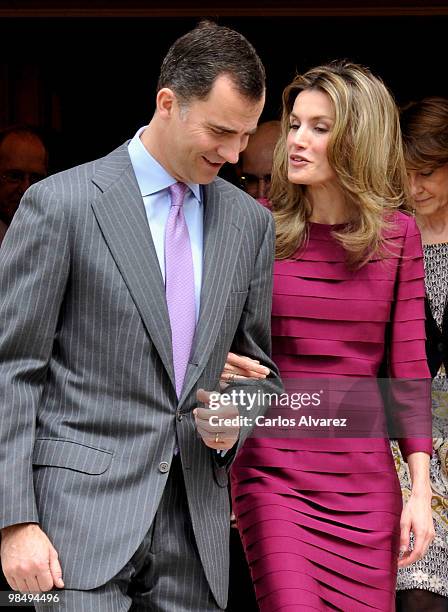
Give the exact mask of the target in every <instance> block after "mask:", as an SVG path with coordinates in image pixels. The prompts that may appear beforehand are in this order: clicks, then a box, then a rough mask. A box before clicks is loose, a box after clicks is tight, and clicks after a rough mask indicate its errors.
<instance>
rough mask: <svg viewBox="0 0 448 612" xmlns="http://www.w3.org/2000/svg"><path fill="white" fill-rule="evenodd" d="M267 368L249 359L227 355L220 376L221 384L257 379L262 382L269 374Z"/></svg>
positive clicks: (231, 354)
mask: <svg viewBox="0 0 448 612" xmlns="http://www.w3.org/2000/svg"><path fill="white" fill-rule="evenodd" d="M269 372H270V370H269V368H266V367H265V366H263V365H261V364H260V362H259V361H256V360H255V359H251V358H250V357H243V356H242V355H236V353H229V354H228V355H227V361H226V363H225V365H224V370H223V372H222V374H221V379H220V382H221V383H229V382H233V381H234V380H244V379H246V378H257V379H259V380H262V379H263V378H266V376H267V375H268V374H269Z"/></svg>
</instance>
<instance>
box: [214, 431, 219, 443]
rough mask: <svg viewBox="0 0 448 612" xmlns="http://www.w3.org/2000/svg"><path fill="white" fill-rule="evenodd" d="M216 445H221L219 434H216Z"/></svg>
mask: <svg viewBox="0 0 448 612" xmlns="http://www.w3.org/2000/svg"><path fill="white" fill-rule="evenodd" d="M215 444H219V433H218V432H217V433H216V434H215Z"/></svg>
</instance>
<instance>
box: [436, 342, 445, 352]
mask: <svg viewBox="0 0 448 612" xmlns="http://www.w3.org/2000/svg"><path fill="white" fill-rule="evenodd" d="M437 348H438V349H439V351H440V352H441V353H443V350H444V349H445V345H444V343H443V342H439V344H438V345H437Z"/></svg>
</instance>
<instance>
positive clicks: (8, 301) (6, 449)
mask: <svg viewBox="0 0 448 612" xmlns="http://www.w3.org/2000/svg"><path fill="white" fill-rule="evenodd" d="M204 193H205V213H204V214H205V216H204V274H203V287H202V294H201V312H200V318H199V322H198V326H197V331H196V336H195V340H194V346H193V349H192V355H191V361H190V363H189V366H188V370H187V374H186V379H185V384H184V389H183V392H182V396H181V398H180V401H179V402H177V398H176V394H175V390H174V384H173V383H174V376H173V363H172V349H171V337H170V335H171V334H170V326H169V319H168V312H167V307H166V301H165V290H164V285H163V281H162V276H161V273H160V269H159V264H158V260H157V256H156V253H155V249H154V245H153V243H152V239H151V234H150V231H149V227H148V223H147V219H146V214H145V210H144V207H143V202H142V198H141V196H140V192H139V190H138V186H137V183H136V180H135V176H134V173H133V169H132V166H131V163H130V159H129V156H128V153H127V147H126V145H123V146H121V147H119V148H118V149H117V150H115V151H114V152H112V153H111V154H110V155H107V156H106V157H104V158H103V159H100V160H97V161H95V162H92V163H88V164H85V165H82V166H79V167H76V168H73V169H71V170H68V171H66V172H62V173H60V174H58V175H55V176H53V177H50V178H48V179H46V180H44V181H42V182H40V183H38V184H37V185H35V186H33V187H32V188H31V189H29V190H28V192H27V193H26V195H25V197H24V199H23V201H22V204H21V206H20V208H19V212H18V213H17V215H16V218H15V219H14V222H13V224H12V226H11V229H10V231H9V232H8V234H7V237H6V239H5V242H4V244H3V247H2V249H1V250H0V289H1V294H0V413H1V427H0V477H1V481H0V512H1V515H0V518H1V520H0V527H4V526H7V525H10V524H15V523H22V522H28V521H34V522H39V523H40V524H41V526H42V528H43V529H44V531H45V532H46V533H47V534H48V536H49V537H50V539H51V541H52V542H53V544H54V545H55V547H56V549H57V550H58V552H59V555H60V559H61V564H62V568H63V575H64V581H65V585H66V587H67V588H81V589H89V588H94V587H96V586H99V585H101V584H103V583H105V582H106V581H107V580H108V579H110V578H111V577H112V576H113V575H115V573H117V571H119V570H120V569H121V568H122V567H123V566H124V564H125V563H126V562H127V561H128V560H129V559H130V557H131V556H132V554H133V553H134V552H135V550H136V549H137V547H138V546H139V544H140V543H141V541H142V540H143V537H144V536H145V534H146V532H147V530H148V528H149V527H150V525H151V522H152V520H153V517H154V514H155V512H156V510H157V507H158V504H159V501H160V498H161V495H162V492H163V489H164V486H165V483H166V480H167V473H163V472H162V471H160V469H159V465H160V462H162V461H167V462H168V463H169V462H170V461H171V458H172V456H173V450H174V447H175V443H176V436H175V432H176V431H177V437H178V444H179V448H180V453H181V458H182V465H183V472H184V478H185V484H186V490H187V496H188V503H189V507H190V512H191V517H192V522H193V528H194V532H195V535H196V540H197V545H198V549H199V553H200V556H201V559H202V562H203V565H204V568H205V572H206V575H207V579H208V581H209V583H210V586H211V588H212V591H213V593H214V595H215V597H216V599H217V601H218V603H219V604H220V605H221V606H223V607H224V606H225V604H226V598H227V580H228V579H227V576H228V531H229V521H228V512H229V508H228V495H227V488H226V485H227V470H226V467H220V466H219V465H218V462H217V461H216V455H215V453H214V452H212V451H210V449H208V448H207V447H206V446H205V445H204V443H203V442H202V441H201V440H200V439H199V438H198V437H197V434H196V431H195V427H194V420H193V418H192V415H191V410H192V408H193V407H194V406H195V405H196V400H195V393H196V390H197V388H199V387H203V388H205V389H213V388H216V386H217V382H218V378H219V374H220V372H221V370H222V367H223V364H224V361H225V357H226V354H227V352H228V351H229V349H230V348H231V347H232V349H233V350H235V351H238V352H240V353H243V354H247V355H250V356H252V357H254V358H256V359H259V360H260V361H261V362H263V363H265V364H266V365H267V366H268V367H270V368H271V370H272V372H273V374H272V376H271V377H270V378H269V379H268V380H267V381H266V383H265V389H266V391H269V392H272V391H276V390H279V379H278V374H277V369H276V367H275V366H274V364H273V363H272V362H271V361H270V359H269V357H268V355H269V353H270V323H269V321H270V308H271V282H272V281H271V271H272V259H273V240H274V238H273V234H274V232H273V222H272V218H271V216H270V214H269V213H267V211H266V210H265V209H264V208H263V207H261V206H259V205H258V204H256V203H255V201H254V200H252V199H251V198H249V197H248V196H247V195H246V194H244V193H242V192H241V191H240V190H238V189H236V188H235V187H233V186H232V185H230V184H228V183H226V182H225V181H223V180H221V179H216V180H215V181H214V182H213V183H212V184H210V185H208V186H206V187H205V190H204ZM249 385H250V383H249ZM180 413H182V414H183V418H182V419H178V418H177V415H179V414H180ZM246 434H247V431H245V432H244V433H243V435H242V436H241V440H240V444H241V443H242V441H243V438H244V435H246Z"/></svg>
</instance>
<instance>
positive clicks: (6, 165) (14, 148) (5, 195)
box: [0, 126, 48, 245]
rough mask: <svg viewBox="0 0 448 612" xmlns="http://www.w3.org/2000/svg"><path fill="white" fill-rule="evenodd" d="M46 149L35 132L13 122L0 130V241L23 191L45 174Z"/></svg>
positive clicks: (46, 168)
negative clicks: (12, 125)
mask: <svg viewBox="0 0 448 612" xmlns="http://www.w3.org/2000/svg"><path fill="white" fill-rule="evenodd" d="M47 170H48V152H47V149H46V147H45V144H44V142H43V141H42V139H41V137H40V135H39V134H38V132H37V131H36V130H35V129H34V128H32V127H29V126H15V127H10V128H8V129H5V130H3V131H1V132H0V245H1V243H2V241H3V238H4V236H5V233H6V230H7V229H8V227H9V226H10V224H11V221H12V219H13V217H14V215H15V213H16V210H17V208H18V207H19V203H20V200H21V199H22V196H23V194H24V193H25V191H26V190H27V189H28V187H30V185H32V184H33V183H37V181H40V180H41V179H43V178H45V177H46V176H47Z"/></svg>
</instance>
